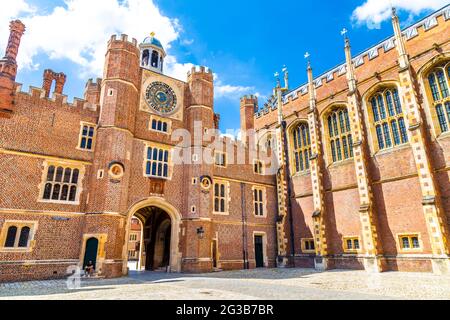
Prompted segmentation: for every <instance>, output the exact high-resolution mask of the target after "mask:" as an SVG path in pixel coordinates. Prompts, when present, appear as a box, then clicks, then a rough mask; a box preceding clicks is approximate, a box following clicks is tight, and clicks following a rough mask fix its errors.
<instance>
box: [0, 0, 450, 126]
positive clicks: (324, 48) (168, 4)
mask: <svg viewBox="0 0 450 320" xmlns="http://www.w3.org/2000/svg"><path fill="white" fill-rule="evenodd" d="M389 2H390V1H389V0H364V1H360V0H359V1H357V0H346V1H331V0H330V1H318V0H315V1H309V0H308V1H298V0H295V1H294V0H293V1H278V2H277V1H269V0H259V1H253V0H251V1H249V0H247V1H242V0H240V1H238V0H227V1H201V0H189V1H186V0H153V1H152V0H128V1H125V0H100V1H89V0H67V1H63V0H55V1H50V0H14V2H13V4H11V5H8V6H9V8H7V10H3V12H2V13H0V23H1V25H0V45H1V48H2V50H3V48H4V46H5V43H6V40H7V37H8V29H7V25H8V21H9V20H10V19H12V18H17V17H19V18H21V19H23V20H24V22H25V23H26V25H27V26H28V31H27V36H25V37H24V38H23V45H22V47H21V52H20V56H19V62H20V71H19V75H18V78H17V81H18V82H21V83H23V84H24V89H25V90H26V89H27V87H28V86H29V85H33V86H41V83H42V73H43V70H44V69H46V68H52V69H54V70H55V71H57V72H60V71H62V72H65V73H66V74H67V75H68V81H67V84H66V88H65V93H66V94H67V95H68V96H69V100H72V98H73V97H74V96H77V97H82V95H83V91H84V84H85V82H86V80H87V79H88V78H96V77H101V69H102V68H101V66H102V65H103V61H102V58H103V55H104V53H105V48H106V41H107V39H108V38H109V36H110V35H111V34H114V33H120V32H124V33H127V34H128V35H129V36H130V37H136V38H137V39H138V40H142V39H143V38H144V37H145V36H146V35H148V34H149V33H150V32H152V31H155V32H156V33H157V37H158V38H160V39H161V40H162V42H163V44H164V45H165V46H166V49H167V51H168V54H169V56H170V58H169V59H168V66H167V67H168V68H167V70H168V72H169V73H170V75H172V76H176V77H178V78H182V80H185V73H186V70H188V69H190V67H191V66H192V64H193V65H205V66H208V67H210V68H212V69H213V71H214V73H215V74H216V100H215V110H216V112H218V113H220V114H221V130H222V131H225V130H226V129H238V127H239V97H240V96H242V95H244V94H255V93H257V94H258V95H260V96H261V99H260V100H261V101H260V105H262V104H263V103H264V97H267V96H268V95H270V94H271V90H272V87H273V85H274V77H273V74H274V72H275V71H279V70H281V68H282V66H283V65H286V66H288V68H289V71H290V84H291V86H292V87H297V86H299V85H301V84H303V83H304V82H305V81H306V71H305V64H306V63H305V59H304V57H303V56H304V53H305V52H306V51H308V52H309V53H310V54H311V62H312V65H313V68H314V73H315V74H316V75H318V74H320V73H322V72H324V71H326V70H328V69H330V68H332V67H334V66H335V65H337V64H339V63H342V62H343V61H344V51H343V39H342V36H341V35H340V31H341V30H342V28H344V27H345V28H346V29H348V30H349V33H348V35H349V37H350V39H351V43H352V48H353V53H354V54H357V53H359V52H361V51H363V50H365V49H366V48H368V47H370V46H372V45H373V44H375V43H377V42H379V41H381V40H383V39H384V38H386V37H388V36H390V35H391V34H392V33H393V32H392V26H391V23H390V19H389ZM391 2H392V3H394V5H396V7H398V8H399V16H400V18H401V20H402V21H403V22H402V23H403V25H404V26H407V25H409V24H411V23H412V22H414V21H416V20H418V19H420V18H422V17H424V16H425V15H427V14H429V13H431V12H432V11H434V10H436V9H438V8H440V7H442V6H444V5H445V4H446V3H447V1H446V0H444V1H442V0H426V1H423V0H414V1H412V0H410V1H405V0H391Z"/></svg>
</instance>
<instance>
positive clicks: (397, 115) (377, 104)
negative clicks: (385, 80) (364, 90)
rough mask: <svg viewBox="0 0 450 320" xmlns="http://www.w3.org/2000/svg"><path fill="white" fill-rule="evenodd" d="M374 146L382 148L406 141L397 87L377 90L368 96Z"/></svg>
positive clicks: (406, 136)
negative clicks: (374, 138) (374, 140)
mask: <svg viewBox="0 0 450 320" xmlns="http://www.w3.org/2000/svg"><path fill="white" fill-rule="evenodd" d="M369 106H370V108H369V113H371V115H372V119H371V122H372V123H373V127H372V132H373V135H374V137H376V146H377V147H376V148H377V149H378V150H384V149H388V148H392V147H394V146H397V145H401V144H404V143H407V142H408V134H407V131H406V126H405V118H404V115H403V109H402V105H401V102H400V98H399V94H398V90H397V88H394V87H389V88H383V89H381V90H379V91H377V92H376V93H375V94H373V95H372V96H371V97H370V98H369Z"/></svg>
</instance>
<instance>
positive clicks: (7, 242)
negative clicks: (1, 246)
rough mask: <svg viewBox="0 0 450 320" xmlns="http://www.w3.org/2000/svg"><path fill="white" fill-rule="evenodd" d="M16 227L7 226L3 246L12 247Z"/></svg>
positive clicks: (14, 240)
mask: <svg viewBox="0 0 450 320" xmlns="http://www.w3.org/2000/svg"><path fill="white" fill-rule="evenodd" d="M16 235H17V227H16V226H11V227H9V228H8V232H7V234H6V240H5V248H13V247H14V245H15V243H16Z"/></svg>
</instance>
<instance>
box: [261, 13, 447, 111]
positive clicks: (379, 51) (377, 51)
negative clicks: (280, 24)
mask: <svg viewBox="0 0 450 320" xmlns="http://www.w3.org/2000/svg"><path fill="white" fill-rule="evenodd" d="M439 17H442V19H443V21H444V23H447V21H448V20H449V19H450V5H447V6H445V7H443V8H442V9H440V10H438V11H436V12H434V13H432V14H430V15H429V16H427V17H425V18H423V19H422V20H420V21H418V22H416V23H415V24H413V25H411V26H409V27H407V28H405V29H403V30H402V34H403V37H404V39H405V41H406V43H408V42H409V41H412V40H413V39H415V38H417V37H419V36H421V35H422V34H424V33H427V32H429V31H430V30H432V29H433V28H435V27H437V26H438V25H439ZM396 46H397V44H396V43H395V36H390V37H389V38H387V39H385V40H383V41H381V42H379V43H377V44H376V45H374V46H372V47H370V48H369V49H367V50H365V51H363V52H362V53H360V54H358V55H357V56H356V57H354V58H353V59H352V62H353V65H354V67H355V70H358V69H359V68H362V69H363V68H364V66H365V65H366V64H369V63H371V62H373V61H375V62H376V61H377V60H378V59H382V58H383V57H384V55H385V54H387V53H389V52H390V51H391V50H393V49H395V48H396ZM346 73H347V66H346V64H345V63H342V64H340V65H337V66H335V67H333V68H332V69H329V70H328V71H326V72H324V73H322V74H321V75H319V76H317V77H315V78H314V80H313V83H314V87H315V88H316V89H319V90H320V88H321V87H322V86H324V84H328V83H331V82H332V81H334V80H335V79H337V78H339V77H341V76H344V75H345V74H346ZM308 91H309V89H308V83H304V84H302V85H301V86H299V87H297V88H295V89H293V90H291V91H290V92H288V93H287V94H286V95H284V96H283V104H284V105H285V104H288V103H289V102H291V101H292V100H295V99H297V98H299V97H302V96H304V95H306V94H307V93H308ZM273 100H274V97H273V96H272V97H271V98H270V99H269V100H268V101H267V103H265V104H264V107H263V108H261V110H258V111H257V112H255V117H256V118H260V117H262V116H264V115H266V114H268V113H270V112H271V111H274V110H277V106H276V103H275V104H274V101H273Z"/></svg>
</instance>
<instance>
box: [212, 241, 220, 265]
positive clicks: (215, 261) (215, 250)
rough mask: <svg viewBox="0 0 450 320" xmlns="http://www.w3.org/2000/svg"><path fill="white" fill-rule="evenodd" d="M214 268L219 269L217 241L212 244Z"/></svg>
mask: <svg viewBox="0 0 450 320" xmlns="http://www.w3.org/2000/svg"><path fill="white" fill-rule="evenodd" d="M211 246H212V258H213V268H217V265H218V264H217V260H218V259H217V240H213V242H212V244H211Z"/></svg>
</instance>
